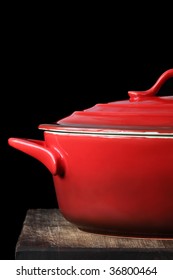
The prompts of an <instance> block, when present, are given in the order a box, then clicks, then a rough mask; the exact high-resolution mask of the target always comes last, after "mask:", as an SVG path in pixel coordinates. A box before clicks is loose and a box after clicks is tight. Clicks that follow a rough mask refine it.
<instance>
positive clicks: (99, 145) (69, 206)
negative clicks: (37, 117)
mask: <svg viewBox="0 0 173 280" xmlns="http://www.w3.org/2000/svg"><path fill="white" fill-rule="evenodd" d="M172 77H173V69H170V70H167V71H166V72H164V73H163V74H162V75H161V76H160V78H159V79H158V80H157V81H156V83H155V84H154V86H152V87H151V88H150V89H149V90H147V91H138V92H132V91H131V92H129V96H130V99H129V100H124V101H116V102H111V103H108V104H97V105H95V106H94V107H92V108H89V109H87V110H84V111H81V112H74V113H73V114H72V115H71V116H69V117H67V118H64V119H62V120H60V121H59V122H57V123H53V124H42V125H40V126H39V128H40V129H43V130H44V141H38V140H30V139H17V138H10V139H9V145H11V146H13V147H14V148H17V149H19V150H21V151H23V152H25V153H27V154H29V155H31V156H33V157H35V158H36V159H38V160H40V161H41V162H42V163H43V164H44V165H45V166H46V167H47V168H48V169H49V170H50V172H51V173H52V175H53V180H54V186H55V190H56V195H57V199H58V205H59V208H60V210H61V212H62V214H63V215H64V217H65V218H66V219H67V220H69V221H70V222H72V223H73V224H75V225H76V226H78V227H79V228H80V229H84V230H87V231H94V232H100V233H111V234H120V235H129V236H138V235H139V236H156V237H159V236H161V237H168V236H169V237H173V96H164V97H163V96H162V97H156V96H155V95H156V93H157V92H158V90H159V89H160V87H161V86H162V85H163V84H164V83H165V81H166V80H167V79H169V78H172Z"/></svg>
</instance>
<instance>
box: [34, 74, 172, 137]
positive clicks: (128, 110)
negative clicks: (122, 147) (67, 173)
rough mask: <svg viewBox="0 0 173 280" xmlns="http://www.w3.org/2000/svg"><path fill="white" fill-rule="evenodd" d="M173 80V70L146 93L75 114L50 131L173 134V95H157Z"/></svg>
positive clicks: (136, 92) (133, 94)
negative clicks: (166, 83) (117, 131)
mask: <svg viewBox="0 0 173 280" xmlns="http://www.w3.org/2000/svg"><path fill="white" fill-rule="evenodd" d="M172 77H173V69H170V70H167V71H166V72H164V73H163V74H162V75H161V76H160V78H159V79H158V80H157V81H156V83H155V84H154V85H153V86H152V87H151V88H150V89H148V90H146V91H129V92H128V95H129V99H127V100H121V101H115V102H110V103H105V104H96V105H95V106H93V107H91V108H88V109H86V110H83V111H75V112H74V113H73V114H72V115H70V116H68V117H65V118H63V119H61V120H59V121H57V122H56V123H54V124H52V125H40V126H39V128H41V129H49V130H63V129H66V130H67V128H68V130H70V129H71V130H75V128H76V129H77V130H80V129H82V131H83V130H94V131H95V130H134V131H138V130H144V131H146V130H147V131H148V130H149V131H157V132H163V131H164V132H167V133H169V132H173V96H162V97H160V96H156V94H157V93H158V91H159V89H160V87H161V86H162V85H163V84H164V83H165V82H166V80H168V79H169V78H172Z"/></svg>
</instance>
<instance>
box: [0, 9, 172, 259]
mask: <svg viewBox="0 0 173 280" xmlns="http://www.w3.org/2000/svg"><path fill="white" fill-rule="evenodd" d="M59 13H60V12H59ZM59 13H58V14H57V15H56V16H54V17H51V16H50V15H49V17H47V15H46V14H41V13H38V10H37V13H36V14H34V13H31V14H27V16H26V13H23V14H22V15H21V14H20V16H19V13H18V14H17V15H16V14H15V15H14V14H13V11H12V9H11V15H12V14H13V17H12V19H11V17H10V16H8V17H7V20H6V28H7V29H6V31H4V34H3V36H4V40H3V53H2V58H3V60H4V63H3V66H2V72H3V74H2V76H1V78H2V93H1V112H0V114H1V115H0V119H1V128H0V131H1V133H0V150H1V152H0V163H1V165H0V166H1V170H0V172H1V191H0V194H1V195H0V199H1V204H0V205H1V209H0V215H1V220H0V225H1V229H0V234H1V244H2V246H1V248H0V254H1V256H0V258H1V259H14V257H15V255H14V253H15V246H16V242H17V239H18V236H19V234H20V231H21V228H22V224H23V221H24V219H25V215H26V211H27V210H28V209H31V208H55V207H58V203H57V201H56V197H55V192H54V186H53V181H52V175H51V174H50V173H49V171H48V170H47V169H46V167H45V166H43V165H42V164H41V163H40V162H38V161H37V160H36V159H34V158H32V157H30V156H28V155H26V154H24V153H22V152H20V151H18V150H16V149H14V148H12V147H10V146H9V145H8V138H10V137H19V138H20V137H22V138H32V139H41V140H42V139H43V131H41V130H38V125H39V124H41V123H51V122H54V121H57V120H59V119H61V118H63V117H65V116H67V115H70V114H71V113H72V112H74V111H76V110H83V109H86V108H88V107H91V106H93V105H95V104H96V103H106V102H111V101H116V100H120V99H127V98H128V95H127V92H128V90H145V89H148V88H149V87H150V86H152V85H153V83H154V82H155V81H156V79H157V78H158V77H159V76H160V75H161V74H162V73H163V72H164V71H166V70H168V69H170V68H173V57H172V55H173V53H172V50H171V47H170V42H169V39H170V40H171V37H169V36H168V38H167V39H168V40H167V41H165V37H164V38H163V33H164V32H163V33H162V37H160V36H159V37H158V36H157V35H156V32H157V29H156V30H155V31H154V32H155V33H153V34H155V36H152V40H150V39H147V38H146V37H145V36H146V31H145V28H144V29H142V30H141V29H140V32H138V29H136V23H135V21H134V25H133V27H131V29H130V28H129V29H128V31H127V30H126V29H123V27H121V28H119V25H118V26H117V23H118V24H120V21H119V20H117V23H116V22H115V21H114V19H115V17H113V18H111V19H112V20H111V19H110V21H108V22H107V21H106V22H105V21H104V18H102V21H101V19H99V21H97V20H96V21H95V16H94V15H92V16H91V18H92V22H91V18H88V17H85V18H84V19H83V20H82V17H83V16H82V15H81V17H80V18H78V20H77V19H76V18H75V17H73V16H71V18H70V19H69V18H68V17H67V15H66V13H65V12H64V13H63V15H64V18H63V19H62V20H59ZM68 15H69V14H68ZM134 29H135V31H136V32H134V33H132V31H134ZM161 44H163V47H165V49H164V48H163V47H161ZM168 46H169V47H170V52H169V48H168ZM171 82H172V79H171V81H168V82H167V83H166V84H165V85H164V86H163V88H162V89H161V90H160V92H159V94H161V95H162V94H165V93H166V95H173V94H172V92H173V90H172V88H173V84H171Z"/></svg>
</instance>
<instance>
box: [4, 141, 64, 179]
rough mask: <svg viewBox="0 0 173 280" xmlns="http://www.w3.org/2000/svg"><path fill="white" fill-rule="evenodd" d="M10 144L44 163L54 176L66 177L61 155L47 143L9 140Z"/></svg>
mask: <svg viewBox="0 0 173 280" xmlns="http://www.w3.org/2000/svg"><path fill="white" fill-rule="evenodd" d="M8 144H9V145H10V146H12V147H14V148H16V149H18V150H20V151H22V152H24V153H26V154H28V155H30V156H32V157H34V158H36V159H37V160H39V161H40V162H42V163H43V164H44V165H45V166H46V167H47V168H48V170H49V171H50V172H51V173H52V175H57V174H58V175H59V176H61V177H63V176H64V173H65V172H64V164H63V158H62V156H61V154H60V153H59V152H58V151H57V150H56V151H54V150H53V149H50V148H49V147H47V146H46V143H45V141H42V140H31V139H24V138H9V139H8Z"/></svg>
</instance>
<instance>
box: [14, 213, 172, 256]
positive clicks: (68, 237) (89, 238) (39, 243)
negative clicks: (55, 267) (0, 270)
mask: <svg viewBox="0 0 173 280" xmlns="http://www.w3.org/2000/svg"><path fill="white" fill-rule="evenodd" d="M15 253H16V259H61V260H65V259H173V239H155V238H152V239H150V238H127V237H117V236H109V235H102V234H94V233H88V232H85V231H82V230H80V229H78V228H77V227H76V226H75V225H73V224H71V223H70V222H68V221H67V220H66V219H65V218H64V217H63V216H62V214H61V213H60V211H59V209H29V210H28V211H27V214H26V218H25V221H24V223H23V227H22V230H21V234H20V236H19V238H18V242H17V244H16V252H15Z"/></svg>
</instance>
